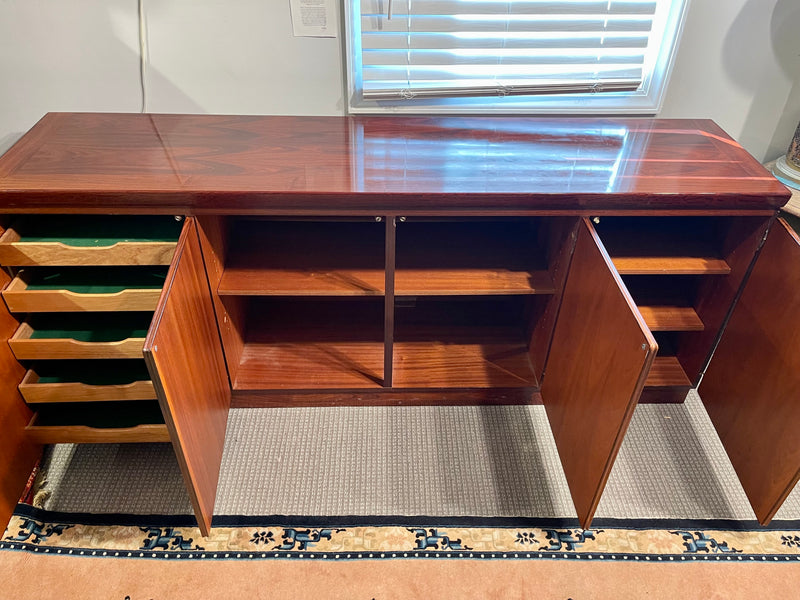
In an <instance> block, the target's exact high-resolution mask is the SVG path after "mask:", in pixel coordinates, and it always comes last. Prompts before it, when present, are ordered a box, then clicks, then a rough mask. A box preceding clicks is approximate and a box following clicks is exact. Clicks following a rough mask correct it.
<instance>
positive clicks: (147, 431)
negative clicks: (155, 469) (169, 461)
mask: <svg viewBox="0 0 800 600" xmlns="http://www.w3.org/2000/svg"><path fill="white" fill-rule="evenodd" d="M26 432H27V434H28V437H29V438H30V439H31V440H33V441H34V442H36V443H38V444H141V443H153V442H169V441H170V436H169V431H168V430H167V426H166V425H164V424H163V423H161V424H146V425H137V426H135V427H120V428H115V429H96V428H93V427H85V426H82V425H51V426H40V425H37V422H36V416H34V417H33V419H32V420H31V423H30V424H29V425H28V427H27V428H26Z"/></svg>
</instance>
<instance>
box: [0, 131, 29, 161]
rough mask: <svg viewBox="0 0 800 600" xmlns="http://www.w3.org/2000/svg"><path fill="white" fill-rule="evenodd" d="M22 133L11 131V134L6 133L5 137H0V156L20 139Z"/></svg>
mask: <svg viewBox="0 0 800 600" xmlns="http://www.w3.org/2000/svg"><path fill="white" fill-rule="evenodd" d="M22 134H23V132H22V131H12V132H11V133H7V134H6V135H4V136H2V137H0V156H3V154H5V153H6V150H8V149H9V148H11V146H13V145H14V142H16V141H17V140H18V139H19V138H21V137H22Z"/></svg>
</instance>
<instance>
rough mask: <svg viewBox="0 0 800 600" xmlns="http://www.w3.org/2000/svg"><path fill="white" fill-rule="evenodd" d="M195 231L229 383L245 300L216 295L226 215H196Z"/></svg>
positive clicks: (239, 343) (240, 348)
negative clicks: (223, 297) (223, 352)
mask: <svg viewBox="0 0 800 600" xmlns="http://www.w3.org/2000/svg"><path fill="white" fill-rule="evenodd" d="M195 219H196V220H197V233H198V235H199V237H200V249H201V251H202V254H203V261H204V263H205V267H206V272H207V274H208V283H209V286H210V287H211V299H212V301H213V302H214V312H215V315H216V320H217V326H218V328H219V333H220V337H221V338H222V344H223V347H224V350H225V363H226V366H227V370H228V377H229V378H230V382H231V385H233V384H234V383H235V382H236V374H237V371H238V368H239V363H240V362H241V358H242V352H243V351H244V341H243V340H242V333H241V329H240V323H241V321H242V319H243V311H244V300H243V299H242V298H241V297H238V296H228V297H226V299H225V301H224V302H223V301H222V299H221V298H220V297H219V295H218V294H217V287H218V286H219V282H220V280H221V279H222V273H223V271H224V269H225V257H226V255H227V250H228V238H229V230H228V227H226V225H227V221H226V217H221V216H216V215H215V216H198V217H195Z"/></svg>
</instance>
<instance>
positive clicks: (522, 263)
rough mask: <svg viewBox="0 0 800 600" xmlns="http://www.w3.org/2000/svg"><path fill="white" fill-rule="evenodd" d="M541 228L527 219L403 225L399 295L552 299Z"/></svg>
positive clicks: (399, 240) (399, 244)
mask: <svg viewBox="0 0 800 600" xmlns="http://www.w3.org/2000/svg"><path fill="white" fill-rule="evenodd" d="M535 224H536V222H535V221H530V220H527V219H495V220H488V219H487V220H474V219H471V220H453V221H450V222H446V223H443V222H436V221H414V222H405V223H398V225H397V266H396V270H395V293H396V294H397V295H400V296H425V295H500V294H502V295H507V294H552V293H554V292H555V287H554V285H553V279H552V277H551V275H550V273H549V272H548V271H547V266H546V264H545V257H544V255H543V253H542V251H541V250H540V249H539V248H537V231H536V225H535Z"/></svg>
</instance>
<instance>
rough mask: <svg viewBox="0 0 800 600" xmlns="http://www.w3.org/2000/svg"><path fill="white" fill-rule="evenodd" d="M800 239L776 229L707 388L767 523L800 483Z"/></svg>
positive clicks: (710, 406) (703, 392)
mask: <svg viewBox="0 0 800 600" xmlns="http://www.w3.org/2000/svg"><path fill="white" fill-rule="evenodd" d="M798 265H800V238H798V236H797V234H796V233H794V232H793V231H792V230H791V229H789V227H788V226H787V225H786V224H785V223H784V222H783V221H778V222H777V223H776V224H775V225H773V227H772V230H771V231H770V233H769V235H768V236H767V241H766V243H765V244H764V247H763V248H762V250H761V253H760V255H759V256H758V259H757V261H756V264H755V267H754V269H753V271H752V273H751V274H750V277H749V279H748V281H747V284H746V285H745V289H744V292H743V294H742V296H741V298H740V299H739V301H738V302H737V304H736V307H735V309H734V311H733V315H732V316H731V319H730V321H729V322H728V325H727V327H726V329H725V332H724V333H723V335H722V339H721V341H720V343H719V346H718V347H717V349H716V351H715V352H714V356H713V358H712V359H711V363H710V364H709V366H708V370H707V371H706V374H705V376H704V377H703V380H702V382H701V384H700V389H699V391H700V397H701V398H702V400H703V403H704V404H705V406H706V410H707V411H708V415H709V417H711V422H712V423H713V424H714V427H715V428H716V430H717V432H718V433H719V437H720V440H722V444H723V446H724V447H725V450H726V451H727V452H728V456H729V457H730V459H731V462H732V463H733V467H734V469H736V474H737V475H738V476H739V481H741V483H742V487H743V488H744V491H745V493H746V494H747V497H748V498H749V499H750V503H751V504H752V506H753V510H754V511H755V513H756V517H757V518H758V520H759V522H761V523H762V524H766V523H768V522H769V521H770V520H771V519H772V517H773V516H774V515H775V512H776V511H777V510H778V508H779V507H780V505H781V503H782V502H783V500H784V499H785V498H786V496H787V495H788V494H789V492H791V490H792V489H793V488H794V486H795V484H796V483H797V481H798V479H800V436H798V435H797V432H798V429H799V428H800V401H798V394H800V352H798V347H800V322H799V321H798V318H797V316H798V314H800V268H798Z"/></svg>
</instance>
